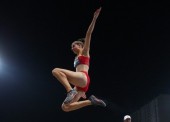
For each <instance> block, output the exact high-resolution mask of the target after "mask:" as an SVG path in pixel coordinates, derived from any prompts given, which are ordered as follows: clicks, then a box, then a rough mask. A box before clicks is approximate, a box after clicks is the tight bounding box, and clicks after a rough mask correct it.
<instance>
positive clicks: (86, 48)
mask: <svg viewBox="0 0 170 122" xmlns="http://www.w3.org/2000/svg"><path fill="white" fill-rule="evenodd" d="M100 11H101V7H100V8H99V9H97V10H96V11H95V13H94V16H93V19H92V22H91V23H90V25H89V28H88V30H87V32H86V37H85V42H84V47H83V52H82V53H83V55H85V56H90V54H89V51H90V41H91V34H92V32H93V30H94V26H95V24H96V20H97V18H98V16H99V14H100Z"/></svg>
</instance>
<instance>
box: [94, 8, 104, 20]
mask: <svg viewBox="0 0 170 122" xmlns="http://www.w3.org/2000/svg"><path fill="white" fill-rule="evenodd" d="M101 9H102V7H100V8H99V9H97V10H96V11H95V12H94V16H93V18H94V19H97V18H98V16H99V14H100V11H101Z"/></svg>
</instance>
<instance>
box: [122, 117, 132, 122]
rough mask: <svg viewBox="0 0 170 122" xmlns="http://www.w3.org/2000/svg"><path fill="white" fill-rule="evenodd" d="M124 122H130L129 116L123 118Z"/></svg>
mask: <svg viewBox="0 0 170 122" xmlns="http://www.w3.org/2000/svg"><path fill="white" fill-rule="evenodd" d="M123 120H124V122H131V117H130V116H129V115H126V116H124V119H123Z"/></svg>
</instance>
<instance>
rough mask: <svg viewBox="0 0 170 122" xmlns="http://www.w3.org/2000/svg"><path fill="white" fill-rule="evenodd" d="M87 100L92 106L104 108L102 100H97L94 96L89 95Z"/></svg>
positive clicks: (104, 104)
mask: <svg viewBox="0 0 170 122" xmlns="http://www.w3.org/2000/svg"><path fill="white" fill-rule="evenodd" d="M89 100H90V101H91V103H92V105H95V106H102V107H106V103H105V102H104V101H103V100H101V99H98V98H97V97H95V96H94V95H91V96H90V97H89Z"/></svg>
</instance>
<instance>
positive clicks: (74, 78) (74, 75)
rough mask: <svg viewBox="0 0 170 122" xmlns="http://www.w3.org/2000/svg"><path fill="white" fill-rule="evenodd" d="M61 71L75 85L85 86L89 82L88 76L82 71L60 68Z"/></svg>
mask: <svg viewBox="0 0 170 122" xmlns="http://www.w3.org/2000/svg"><path fill="white" fill-rule="evenodd" d="M60 71H61V72H62V73H64V74H65V75H66V77H67V79H68V81H69V82H70V83H71V84H73V85H75V86H79V87H84V86H85V85H86V83H87V78H86V76H85V74H84V73H82V72H74V71H71V70H66V69H60Z"/></svg>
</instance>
